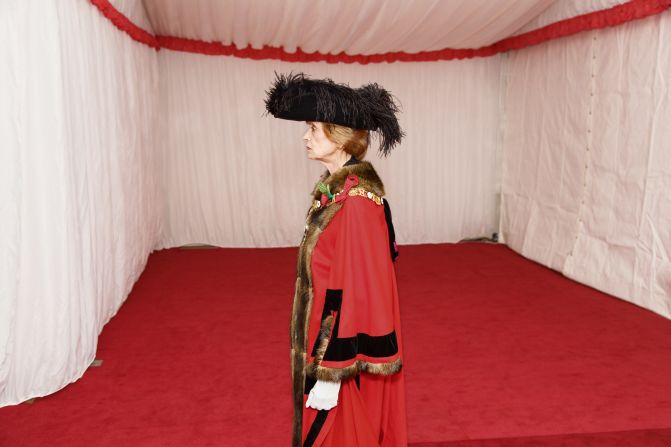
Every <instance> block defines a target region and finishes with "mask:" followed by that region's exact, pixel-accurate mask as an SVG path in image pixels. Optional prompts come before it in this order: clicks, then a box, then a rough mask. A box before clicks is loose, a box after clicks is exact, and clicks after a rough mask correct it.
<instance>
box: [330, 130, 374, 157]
mask: <svg viewBox="0 0 671 447" xmlns="http://www.w3.org/2000/svg"><path fill="white" fill-rule="evenodd" d="M324 135H326V138H328V139H329V140H331V141H333V142H334V143H335V144H337V145H338V146H340V147H342V148H343V150H344V151H345V152H347V153H348V154H350V155H353V156H355V157H356V158H357V159H359V160H361V159H363V158H364V157H365V156H366V151H367V150H368V143H369V142H370V136H369V134H368V131H367V130H365V129H352V128H351V127H347V126H341V125H339V124H332V123H324Z"/></svg>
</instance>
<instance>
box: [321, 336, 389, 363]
mask: <svg viewBox="0 0 671 447" xmlns="http://www.w3.org/2000/svg"><path fill="white" fill-rule="evenodd" d="M334 332H335V330H334ZM397 352H398V343H397V341H396V331H392V332H391V333H389V334H387V335H379V336H375V337H372V336H370V335H368V334H357V335H356V337H347V338H333V337H332V338H331V340H330V341H329V345H328V348H326V353H325V354H324V359H323V360H329V361H334V362H342V361H344V360H349V359H353V358H354V357H356V355H357V354H363V355H365V356H368V357H389V356H392V355H394V354H396V353H397Z"/></svg>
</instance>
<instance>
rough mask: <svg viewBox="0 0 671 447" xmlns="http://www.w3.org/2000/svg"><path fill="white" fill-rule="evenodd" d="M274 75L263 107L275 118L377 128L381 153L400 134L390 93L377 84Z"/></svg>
mask: <svg viewBox="0 0 671 447" xmlns="http://www.w3.org/2000/svg"><path fill="white" fill-rule="evenodd" d="M275 75H276V79H275V82H274V83H273V86H272V88H271V89H270V91H267V92H266V94H267V96H266V110H267V111H268V113H270V114H271V115H273V116H274V117H275V118H282V119H286V120H293V121H321V122H324V123H332V124H340V125H341V126H347V127H352V128H354V129H366V130H370V131H373V132H377V133H378V134H379V136H380V149H379V151H380V152H382V154H384V155H385V156H386V155H388V154H389V153H390V152H391V150H392V149H393V147H394V146H395V145H396V144H398V143H400V141H401V138H403V136H404V133H403V131H401V127H400V126H399V125H398V119H396V113H397V112H398V110H399V108H398V106H397V105H396V103H395V102H394V97H393V96H392V94H391V93H389V92H388V91H387V90H385V89H383V88H382V87H380V86H379V85H377V84H366V85H363V86H361V87H359V88H351V87H350V86H349V85H347V84H336V83H335V82H333V81H332V80H331V79H328V78H326V79H310V78H308V77H306V76H305V75H304V74H303V73H296V74H292V73H289V74H288V75H284V74H280V75H278V74H277V73H275Z"/></svg>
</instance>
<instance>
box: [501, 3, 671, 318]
mask: <svg viewBox="0 0 671 447" xmlns="http://www.w3.org/2000/svg"><path fill="white" fill-rule="evenodd" d="M504 73H505V79H506V86H507V87H506V90H505V95H504V103H505V111H506V118H505V120H506V122H507V126H506V128H505V136H504V138H503V141H504V143H503V151H504V166H503V186H502V196H503V205H502V211H501V232H502V234H503V236H504V238H505V241H506V243H507V244H508V245H510V246H511V247H512V248H513V249H515V250H517V251H518V252H520V253H521V254H523V255H525V256H527V257H529V258H531V259H534V260H536V261H538V262H540V263H543V264H545V265H548V266H550V267H552V268H555V269H557V270H559V271H561V272H563V273H564V274H566V275H567V276H568V277H570V278H573V279H575V280H577V281H579V282H582V283H585V284H588V285H590V286H593V287H595V288H598V289H600V290H603V291H605V292H607V293H610V294H613V295H615V296H618V297H621V298H623V299H625V300H628V301H631V302H633V303H635V304H637V305H640V306H642V307H645V308H647V309H650V310H652V311H654V312H657V313H659V314H661V315H664V316H666V317H667V318H669V317H671V262H670V260H669V255H670V253H671V230H670V229H671V220H670V218H669V216H671V199H669V197H670V195H669V188H670V187H671V154H670V153H669V150H668V142H669V141H671V128H670V127H669V126H668V124H666V123H669V122H671V90H670V86H669V79H671V13H669V12H666V13H663V14H660V15H657V16H654V17H651V18H648V19H645V20H640V21H636V22H631V23H628V24H625V25H623V26H620V27H617V28H611V29H604V30H598V31H592V32H590V33H584V34H580V35H577V36H574V37H571V38H569V39H564V40H559V41H554V42H550V43H548V44H545V45H543V46H540V47H536V48H529V49H525V50H522V51H519V52H516V53H513V54H511V56H510V58H509V59H508V60H507V61H506V64H505V68H504ZM569 108H570V109H571V110H572V112H571V114H570V115H568V114H566V115H565V114H564V110H568V109H569ZM539 111H541V112H540V113H539ZM558 116H560V117H565V118H557V117H558Z"/></svg>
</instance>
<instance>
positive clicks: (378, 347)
mask: <svg viewBox="0 0 671 447" xmlns="http://www.w3.org/2000/svg"><path fill="white" fill-rule="evenodd" d="M341 306H342V290H340V289H326V296H325V299H324V309H323V310H322V321H324V319H326V317H328V316H329V315H330V314H331V312H336V320H335V323H334V326H333V331H332V332H331V339H330V340H329V344H328V347H327V348H326V352H325V353H324V358H323V360H329V361H334V362H342V361H345V360H350V359H353V358H355V357H356V355H357V354H363V355H365V356H368V357H390V356H392V355H394V354H396V353H397V352H398V342H397V340H396V331H392V332H390V333H389V334H387V335H378V336H371V335H368V334H357V335H356V336H354V337H347V338H339V337H338V329H339V328H340V307H341ZM320 341H321V339H320V337H317V339H316V340H315V343H314V345H313V347H312V356H313V357H314V356H316V355H317V348H318V347H319V343H320Z"/></svg>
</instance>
